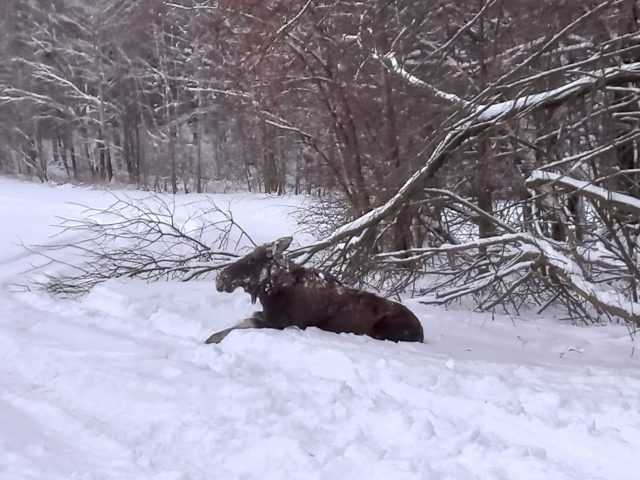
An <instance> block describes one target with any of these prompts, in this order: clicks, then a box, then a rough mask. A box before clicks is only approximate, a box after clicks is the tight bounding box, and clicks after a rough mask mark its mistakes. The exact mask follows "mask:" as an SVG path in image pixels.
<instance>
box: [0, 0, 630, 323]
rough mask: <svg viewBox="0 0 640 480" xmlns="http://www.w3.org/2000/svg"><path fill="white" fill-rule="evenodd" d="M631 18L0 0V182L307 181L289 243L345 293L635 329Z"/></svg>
mask: <svg viewBox="0 0 640 480" xmlns="http://www.w3.org/2000/svg"><path fill="white" fill-rule="evenodd" d="M639 16H640V5H639V4H638V2H636V1H635V0H607V1H592V0H585V1H581V2H566V1H561V0H542V1H540V0H535V1H534V0H511V1H504V0H461V1H457V2H450V1H443V0H438V1H424V0H420V1H418V0H395V1H394V0H370V1H366V2H361V1H348V0H347V1H340V0H337V1H322V0H208V1H207V0H171V1H163V0H4V1H3V2H2V3H1V4H0V174H2V175H7V176H18V177H21V178H31V179H33V180H34V181H39V182H50V181H56V182H69V183H75V184H97V185H103V186H110V185H119V186H122V185H131V186H132V188H137V189H141V190H152V191H155V192H168V193H171V194H184V193H192V192H198V193H202V192H226V191H238V190H245V191H250V192H260V193H265V194H275V195H291V194H293V195H307V196H310V197H313V198H315V199H316V200H317V201H316V203H315V205H316V207H314V208H313V209H312V210H311V211H310V212H309V216H308V219H307V224H308V228H309V229H310V230H311V231H312V232H313V233H314V234H315V236H316V238H317V241H315V242H312V243H311V244H309V245H306V246H303V247H300V248H299V249H298V250H296V251H295V252H293V254H292V255H293V257H295V258H296V261H299V262H300V263H303V264H305V263H307V262H310V263H313V264H315V265H318V266H321V267H323V268H326V269H329V270H331V271H332V272H334V273H335V274H336V275H338V276H339V277H341V278H343V279H345V280H347V281H349V282H350V283H360V284H366V285H368V286H370V287H374V288H377V289H382V290H385V291H386V292H387V293H410V294H411V295H413V296H414V297H416V298H418V299H419V300H420V301H421V302H422V303H425V304H436V305H450V304H452V303H456V302H462V303H464V304H465V305H466V304H470V305H472V306H473V307H474V308H477V309H479V310H484V311H496V310H497V311H500V312H507V313H518V312H520V311H521V310H523V309H526V310H531V309H533V310H534V311H536V312H538V313H542V312H544V311H545V310H546V309H547V308H549V307H551V306H553V307H554V308H556V307H558V306H560V307H561V308H562V309H563V311H564V312H565V316H566V317H567V318H570V319H572V320H575V321H581V322H589V323H591V322H597V321H601V320H607V319H614V320H616V321H617V320H623V321H626V322H628V323H629V324H631V325H635V326H640V301H639V300H638V281H640V261H639V257H638V253H639V252H638V248H639V245H638V235H639V234H640V218H639V215H640V183H639V181H640V161H639V156H640V149H639V143H638V142H639V140H640V129H639V128H638V123H639V122H640V103H639V100H640V85H639V81H640V32H639V21H640V18H639ZM103 253H104V255H103V256H102V259H103V260H104V259H105V258H108V259H109V260H110V261H115V262H116V263H117V262H118V261H119V260H118V259H115V260H113V256H112V255H110V253H109V252H103ZM208 254H209V253H207V252H204V253H203V255H208ZM196 260H199V259H198V258H196ZM200 260H201V258H200ZM176 262H183V259H177V260H176ZM125 268H126V265H125ZM113 271H117V270H113ZM181 271H183V272H184V271H185V270H184V269H183V270H181ZM186 271H188V268H187V269H186ZM129 273H131V272H130V271H129ZM184 276H186V277H189V276H190V274H189V273H185V274H184ZM468 302H469V303H468Z"/></svg>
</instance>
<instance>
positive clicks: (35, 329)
mask: <svg viewBox="0 0 640 480" xmlns="http://www.w3.org/2000/svg"><path fill="white" fill-rule="evenodd" d="M130 195H133V196H140V197H143V196H144V195H145V194H143V193H136V192H130ZM214 199H215V200H216V202H229V201H230V202H231V208H232V210H233V213H234V218H236V219H237V220H238V221H239V222H241V224H242V225H243V226H245V227H246V228H247V230H248V231H249V232H250V233H251V234H252V235H253V236H254V237H256V240H258V241H259V242H263V241H264V242H266V241H269V240H273V239H275V238H279V237H282V236H285V235H287V234H292V233H294V232H295V228H296V226H295V225H294V224H293V220H292V217H289V216H287V213H288V212H289V211H291V206H292V205H295V204H296V203H297V202H298V200H296V199H286V198H285V199H282V198H272V197H266V196H249V195H244V196H231V195H219V196H214ZM111 200H112V197H111V196H110V195H108V194H106V193H105V192H102V191H99V190H89V189H82V188H74V187H69V186H66V187H53V186H48V185H34V184H28V183H22V182H18V181H14V180H6V179H0V225H2V230H0V242H2V243H1V244H0V245H1V246H2V249H1V250H0V265H2V268H1V269H0V286H1V287H2V288H1V289H0V479H2V480H5V479H7V480H26V479H34V480H35V479H38V480H41V479H47V480H57V479H60V480H62V479H64V480H69V479H82V480H85V479H86V480H94V479H95V480H97V479H118V480H121V479H136V480H140V479H154V480H180V479H182V480H198V479H212V478H220V479H225V480H226V479H254V478H260V479H265V480H270V479H278V480H280V479H305V480H306V479H322V480H324V479H327V480H328V479H381V480H389V479H393V480H395V479H400V480H402V479H464V480H468V479H516V478H517V479H559V480H562V479H581V480H582V479H587V478H588V479H607V480H611V479H615V480H625V479H636V478H637V476H638V473H637V472H638V471H639V470H640V456H639V455H638V449H639V447H640V352H638V351H636V350H638V341H637V340H631V339H630V337H629V334H628V331H627V329H626V328H625V327H624V326H620V325H608V326H601V327H590V328H584V327H577V326H571V325H567V324H564V323H561V322H559V321H557V320H554V319H536V320H524V319H518V318H507V317H503V316H499V315H496V316H495V317H493V318H492V316H491V315H488V314H476V313H469V312H464V311H456V310H453V309H452V310H447V309H444V308H440V307H438V308H436V307H426V306H423V305H420V304H419V303H417V302H415V301H408V302H407V305H408V306H409V307H410V308H411V309H412V310H413V311H414V312H415V313H416V314H417V315H418V316H419V318H420V319H421V321H422V322H423V324H424V327H425V332H426V337H427V342H426V343H425V344H394V343H391V342H380V341H376V340H373V339H369V338H366V337H357V336H353V335H336V334H332V333H328V332H323V331H320V330H317V329H309V330H307V331H300V330H296V329H287V330H285V331H271V330H243V331H234V332H232V333H231V334H230V335H229V336H228V337H227V338H226V339H225V340H224V341H223V342H222V343H221V344H219V345H204V344H203V343H202V342H203V341H204V339H206V338H207V337H208V336H209V335H210V334H211V333H213V332H215V331H218V330H221V329H223V328H225V327H228V326H230V325H233V324H234V323H236V322H238V321H240V320H241V319H243V318H246V317H247V316H248V315H250V313H251V311H252V305H251V304H250V300H249V298H248V295H246V294H244V293H243V292H240V291H236V292H234V293H232V294H225V293H218V292H216V291H215V287H214V284H213V280H211V281H202V282H192V283H172V282H167V283H155V284H146V283H143V282H141V281H137V280H129V281H120V280H111V281H108V282H106V283H104V284H102V285H100V286H98V287H96V288H95V289H94V290H93V291H92V292H91V293H90V294H89V295H88V296H87V297H86V298H84V299H82V300H80V301H71V300H62V299H59V298H53V297H50V296H47V295H46V294H44V293H42V292H39V291H35V290H32V291H21V290H20V289H19V288H17V287H16V284H19V283H24V282H25V281H27V279H28V278H29V276H30V275H33V273H32V274H30V275H26V276H25V274H23V273H22V272H24V271H25V270H28V269H29V268H30V265H31V264H33V263H34V262H38V259H37V257H35V256H33V255H31V254H29V253H28V252H25V251H24V250H23V249H22V248H21V247H20V246H19V245H17V244H16V239H17V238H18V237H20V238H21V239H22V240H23V241H24V242H26V243H40V244H41V243H51V242H60V241H62V240H64V239H60V238H58V239H55V238H54V239H51V238H49V236H50V235H51V233H53V230H52V229H51V227H49V225H51V224H53V223H55V216H56V215H62V216H71V215H82V209H81V208H79V207H76V206H73V205H69V204H67V203H66V202H68V201H75V202H80V203H84V204H88V205H92V206H98V207H99V206H103V205H107V204H108V203H110V202H111ZM194 200H195V198H194V196H190V198H187V197H184V198H183V197H179V198H178V202H180V203H181V204H182V205H187V204H189V203H190V202H193V201H194ZM298 238H299V237H296V239H298Z"/></svg>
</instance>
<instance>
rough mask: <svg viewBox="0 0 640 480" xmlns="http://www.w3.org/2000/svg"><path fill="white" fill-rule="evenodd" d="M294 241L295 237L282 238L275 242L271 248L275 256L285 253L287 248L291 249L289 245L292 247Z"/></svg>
mask: <svg viewBox="0 0 640 480" xmlns="http://www.w3.org/2000/svg"><path fill="white" fill-rule="evenodd" d="M292 241H293V237H282V238H280V239H278V240H276V241H275V242H273V245H272V247H271V248H272V249H273V250H272V252H273V254H274V255H275V254H276V253H282V252H284V251H285V250H286V249H287V248H289V245H291V242H292Z"/></svg>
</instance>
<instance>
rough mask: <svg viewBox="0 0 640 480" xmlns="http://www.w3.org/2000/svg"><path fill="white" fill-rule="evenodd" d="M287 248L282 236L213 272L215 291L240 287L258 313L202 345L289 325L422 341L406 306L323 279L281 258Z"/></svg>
mask: <svg viewBox="0 0 640 480" xmlns="http://www.w3.org/2000/svg"><path fill="white" fill-rule="evenodd" d="M290 243H291V238H290V237H286V238H282V239H280V240H277V241H276V242H273V243H270V244H266V245H262V246H260V247H257V248H256V249H255V250H253V251H252V252H251V253H249V254H247V255H245V256H244V257H242V258H241V259H239V260H238V261H236V262H235V263H232V264H231V265H229V266H227V267H226V268H225V269H224V270H222V271H221V272H220V273H219V275H218V279H217V281H216V288H217V289H218V291H220V292H222V291H224V292H232V291H233V290H235V289H236V288H238V287H242V288H243V289H244V290H245V291H246V292H247V293H249V294H250V295H251V299H252V301H253V302H255V301H256V300H259V301H260V303H261V304H262V309H263V310H262V312H256V313H254V314H253V316H251V317H250V318H247V319H246V320H244V321H242V322H240V323H239V324H238V325H236V326H234V327H232V328H228V329H226V330H223V331H221V332H218V333H216V334H214V335H212V336H211V337H209V339H208V340H207V341H206V343H219V342H220V341H221V340H222V339H223V338H224V337H225V336H227V334H228V333H229V332H231V331H232V330H235V329H239V328H276V329H283V328H286V327H290V326H296V327H299V328H302V329H304V328H306V327H317V328H321V329H322V330H327V331H329V332H336V333H343V332H344V333H355V334H357V335H369V336H370V337H373V338H376V339H379V340H392V341H394V342H398V341H406V342H422V341H423V338H424V334H423V331H422V325H420V322H419V321H418V319H417V317H416V316H415V315H414V314H413V313H412V312H411V311H410V310H409V309H408V308H407V307H405V306H404V305H401V304H399V303H396V302H392V301H390V300H387V299H385V298H382V297H379V296H377V295H375V294H373V293H369V292H365V291H362V290H357V289H354V288H349V287H346V286H344V285H342V284H341V283H340V282H339V281H338V280H336V279H335V278H334V277H332V276H331V275H329V274H326V273H323V272H321V271H318V270H315V269H310V268H304V267H301V266H300V265H297V264H295V263H294V262H292V261H290V260H288V259H286V258H285V257H284V255H283V254H282V252H283V251H284V250H285V249H286V248H287V247H288V246H289V244H290Z"/></svg>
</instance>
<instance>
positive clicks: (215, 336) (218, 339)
mask: <svg viewBox="0 0 640 480" xmlns="http://www.w3.org/2000/svg"><path fill="white" fill-rule="evenodd" d="M228 334H229V332H218V333H214V334H213V335H211V336H210V337H209V338H207V340H206V341H205V342H204V343H206V344H210V343H220V342H221V341H222V339H223V338H224V337H226V336H227V335H228Z"/></svg>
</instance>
